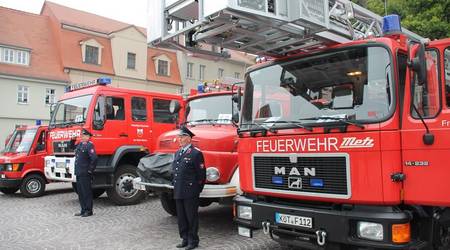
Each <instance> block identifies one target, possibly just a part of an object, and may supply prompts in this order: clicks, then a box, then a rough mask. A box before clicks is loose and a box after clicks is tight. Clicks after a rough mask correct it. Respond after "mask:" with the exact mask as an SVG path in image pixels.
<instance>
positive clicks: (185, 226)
mask: <svg viewBox="0 0 450 250" xmlns="http://www.w3.org/2000/svg"><path fill="white" fill-rule="evenodd" d="M193 136H194V134H193V133H192V132H191V131H190V130H189V129H188V128H186V127H182V128H181V129H180V131H179V134H178V137H177V139H178V142H179V144H180V149H179V150H178V151H177V152H176V153H175V157H174V161H173V163H172V168H173V187H174V199H175V203H176V207H177V218H178V231H179V233H180V237H181V238H182V242H181V243H180V244H178V245H177V246H176V247H177V248H183V247H186V249H188V250H190V249H194V248H197V247H198V244H199V237H198V205H199V196H200V193H201V192H202V190H203V186H204V185H205V179H206V171H205V163H204V159H203V154H202V152H201V151H200V150H199V149H198V148H195V147H194V146H192V144H191V139H192V137H193Z"/></svg>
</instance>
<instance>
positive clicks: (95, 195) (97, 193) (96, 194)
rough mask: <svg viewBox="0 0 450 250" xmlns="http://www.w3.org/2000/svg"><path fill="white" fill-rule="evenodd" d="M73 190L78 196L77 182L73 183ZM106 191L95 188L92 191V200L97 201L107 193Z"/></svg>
mask: <svg viewBox="0 0 450 250" xmlns="http://www.w3.org/2000/svg"><path fill="white" fill-rule="evenodd" d="M72 189H73V192H75V193H76V194H78V191H77V183H76V182H72ZM105 191H106V189H104V188H94V189H92V198H93V199H97V198H98V197H100V196H101V195H102V194H103V193H105Z"/></svg>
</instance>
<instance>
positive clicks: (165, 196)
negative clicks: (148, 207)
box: [159, 192, 177, 216]
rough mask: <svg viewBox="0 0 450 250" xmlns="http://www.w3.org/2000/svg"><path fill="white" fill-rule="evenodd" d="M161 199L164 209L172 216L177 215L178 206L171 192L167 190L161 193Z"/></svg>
mask: <svg viewBox="0 0 450 250" xmlns="http://www.w3.org/2000/svg"><path fill="white" fill-rule="evenodd" d="M159 199H160V200H161V205H162V207H163V208H164V211H166V212H167V213H168V214H170V215H172V216H177V207H176V204H175V200H174V199H173V197H172V195H171V194H169V193H166V192H164V193H161V195H160V196H159Z"/></svg>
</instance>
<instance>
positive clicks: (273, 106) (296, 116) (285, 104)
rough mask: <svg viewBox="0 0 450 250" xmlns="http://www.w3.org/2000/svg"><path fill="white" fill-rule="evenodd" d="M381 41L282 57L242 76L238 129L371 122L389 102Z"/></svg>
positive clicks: (387, 63) (384, 114)
mask: <svg viewBox="0 0 450 250" xmlns="http://www.w3.org/2000/svg"><path fill="white" fill-rule="evenodd" d="M391 67H392V66H391V61H390V55H389V53H388V51H387V50H386V49H385V48H383V47H357V48H352V49H347V50H340V51H335V52H333V53H325V54H320V55H314V56H310V57H307V58H301V59H298V60H295V61H291V62H283V63H280V64H275V65H271V66H268V67H265V68H262V69H259V70H255V71H253V72H250V73H249V74H248V76H247V78H246V85H245V93H244V104H243V110H242V121H241V129H252V128H253V127H261V125H263V126H265V125H266V124H270V127H279V128H282V127H289V126H290V127H299V124H307V125H308V126H320V125H323V124H325V123H330V122H333V123H337V122H339V123H346V124H356V125H359V126H362V125H360V123H374V122H379V121H382V120H383V119H386V118H387V116H388V115H389V114H390V112H391V109H392V107H393V99H392V97H393V93H394V92H393V91H394V90H393V85H392V83H393V81H392V72H391V70H392V69H391Z"/></svg>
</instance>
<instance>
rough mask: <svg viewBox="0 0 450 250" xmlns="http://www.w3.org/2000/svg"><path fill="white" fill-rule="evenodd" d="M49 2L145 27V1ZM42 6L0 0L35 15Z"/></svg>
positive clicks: (31, 0)
mask: <svg viewBox="0 0 450 250" xmlns="http://www.w3.org/2000/svg"><path fill="white" fill-rule="evenodd" d="M50 2H54V3H58V4H61V5H64V6H67V7H70V8H74V9H78V10H83V11H87V12H90V13H94V14H97V15H100V16H104V17H109V18H112V19H115V20H119V21H122V22H125V23H129V24H134V25H137V26H141V27H144V28H146V27H147V0H51V1H50ZM43 4H44V0H0V6H3V7H8V8H12V9H18V10H22V11H27V12H31V13H35V14H39V12H40V11H41V8H42V5H43Z"/></svg>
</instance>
